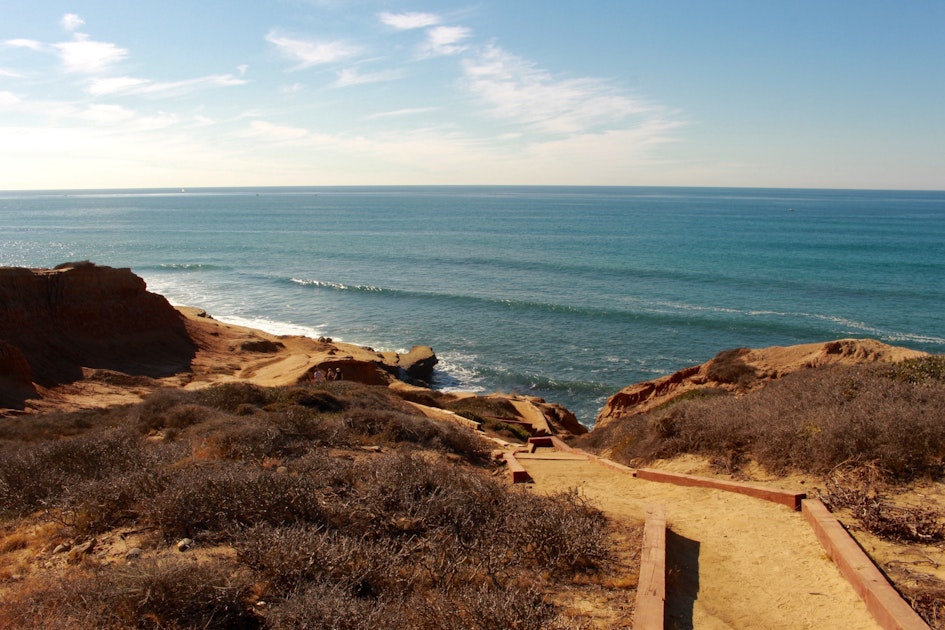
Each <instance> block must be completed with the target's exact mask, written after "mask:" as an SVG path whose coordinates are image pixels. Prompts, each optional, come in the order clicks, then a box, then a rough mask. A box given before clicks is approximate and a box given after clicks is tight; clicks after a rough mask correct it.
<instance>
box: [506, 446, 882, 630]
mask: <svg viewBox="0 0 945 630" xmlns="http://www.w3.org/2000/svg"><path fill="white" fill-rule="evenodd" d="M521 461H522V464H523V465H524V466H525V468H526V469H527V470H528V472H529V474H530V475H531V476H532V478H533V479H534V481H535V483H534V485H533V486H532V487H533V489H534V491H536V492H543V493H550V492H558V491H562V490H566V489H568V488H573V487H578V488H579V489H580V490H581V491H582V492H583V493H584V495H586V496H587V497H588V498H589V499H591V500H592V501H593V503H594V504H595V505H597V506H598V507H600V508H601V509H603V510H604V511H605V512H606V513H607V514H609V515H610V516H612V517H614V518H617V519H628V520H634V521H641V520H642V519H643V516H644V511H645V509H646V506H648V505H650V504H662V505H663V506H664V508H665V510H666V519H667V526H668V528H669V530H670V531H669V532H668V534H667V555H668V566H667V571H668V573H669V577H668V580H667V586H668V589H667V619H666V621H667V626H666V627H667V628H710V629H716V628H739V629H744V628H764V629H776V628H785V629H787V628H790V629H798V628H824V629H836V628H844V630H855V629H859V628H863V629H866V628H878V627H879V626H878V624H877V623H876V622H875V621H874V620H873V618H872V616H871V615H870V614H869V612H868V611H867V610H866V606H865V604H864V603H863V602H862V601H861V600H860V598H859V597H858V596H857V595H856V593H855V592H854V590H853V588H852V587H851V586H850V584H849V583H848V582H847V581H846V580H845V579H844V578H843V576H841V574H840V572H839V570H838V569H837V567H836V566H835V565H834V564H833V562H832V561H831V560H830V559H829V558H828V557H827V555H826V553H825V552H824V550H823V548H822V547H821V546H820V543H819V542H818V541H817V539H816V538H815V537H814V534H813V532H812V530H811V528H810V527H809V526H808V524H807V522H806V521H805V520H804V519H803V517H802V516H801V514H800V512H794V511H792V510H790V509H788V508H786V507H783V506H779V505H776V504H773V503H769V502H765V501H760V500H758V499H753V498H750V497H745V496H741V495H736V494H732V493H727V492H721V491H717V490H708V489H701V488H685V487H680V486H674V485H670V484H663V483H656V482H650V481H643V480H639V479H636V478H634V477H631V476H630V475H627V474H626V473H621V472H618V471H614V470H611V469H609V468H605V467H604V466H601V465H599V464H595V463H593V462H589V461H580V460H575V459H548V460H546V459H523V460H521Z"/></svg>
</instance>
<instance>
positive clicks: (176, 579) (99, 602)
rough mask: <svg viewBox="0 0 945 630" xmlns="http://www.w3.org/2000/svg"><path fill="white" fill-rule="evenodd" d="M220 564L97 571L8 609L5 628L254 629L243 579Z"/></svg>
mask: <svg viewBox="0 0 945 630" xmlns="http://www.w3.org/2000/svg"><path fill="white" fill-rule="evenodd" d="M234 569H235V567H234V566H232V565H228V564H226V563H222V562H214V563H206V564H197V563H196V562H191V561H188V560H184V559H182V558H175V559H173V560H165V561H159V562H158V561H155V562H151V561H140V562H136V563H134V564H131V565H125V566H112V567H101V568H99V569H97V570H95V571H93V572H91V573H79V574H75V575H73V576H72V577H70V578H67V579H65V580H62V581H57V582H51V583H49V584H47V585H46V586H45V587H44V588H41V589H39V590H37V591H35V592H33V593H28V594H26V595H25V596H22V597H21V598H19V599H18V600H15V601H13V602H10V603H8V604H7V607H6V611H5V612H6V618H7V619H8V620H9V621H8V623H7V624H5V625H6V626H7V627H10V628H14V627H22V628H26V627H29V628H103V629H115V630H118V629H124V628H208V627H213V628H234V629H251V628H257V627H259V622H258V619H257V617H256V616H255V614H254V612H253V610H252V608H251V607H250V606H248V604H247V601H246V600H247V597H248V595H249V592H250V589H249V587H250V584H249V582H248V580H247V579H246V578H247V576H246V575H244V574H240V573H239V572H236V571H234Z"/></svg>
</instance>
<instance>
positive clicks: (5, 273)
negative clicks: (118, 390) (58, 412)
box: [0, 262, 196, 397]
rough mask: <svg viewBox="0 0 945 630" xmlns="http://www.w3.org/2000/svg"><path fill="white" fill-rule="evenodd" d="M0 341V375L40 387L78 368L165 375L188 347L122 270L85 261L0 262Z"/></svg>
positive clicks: (154, 298)
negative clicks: (50, 265)
mask: <svg viewBox="0 0 945 630" xmlns="http://www.w3.org/2000/svg"><path fill="white" fill-rule="evenodd" d="M0 342H2V343H3V346H2V347H0V378H3V379H5V380H6V381H7V382H8V383H10V382H12V383H19V384H20V385H25V384H26V382H27V379H29V382H31V383H35V384H36V385H39V386H42V387H50V386H54V385H57V384H61V383H68V382H72V381H76V380H79V379H81V378H82V374H83V373H82V369H83V368H99V369H106V370H114V371H118V372H123V373H126V374H134V375H146V376H153V377H161V376H166V375H169V374H173V373H175V372H179V371H181V370H186V369H187V368H188V366H189V363H190V360H191V359H192V358H193V356H194V353H195V350H196V348H195V346H194V344H193V343H192V342H191V340H190V339H189V337H188V336H187V332H186V330H185V327H184V323H183V319H182V317H181V316H180V314H179V313H178V312H177V311H176V310H175V309H174V308H173V307H172V306H171V305H170V304H169V303H168V302H167V300H166V299H164V297H162V296H160V295H157V294H154V293H150V292H148V291H147V287H146V285H145V283H144V281H143V280H142V279H141V278H139V277H138V276H136V275H135V274H133V273H132V272H131V270H130V269H115V268H112V267H104V266H98V265H94V264H91V263H87V262H83V263H67V264H63V265H60V266H58V267H56V268H55V269H25V268H20V267H6V268H0ZM24 360H25V363H26V364H25V365H24V364H23V361H24ZM30 387H32V385H30ZM14 397H16V396H14Z"/></svg>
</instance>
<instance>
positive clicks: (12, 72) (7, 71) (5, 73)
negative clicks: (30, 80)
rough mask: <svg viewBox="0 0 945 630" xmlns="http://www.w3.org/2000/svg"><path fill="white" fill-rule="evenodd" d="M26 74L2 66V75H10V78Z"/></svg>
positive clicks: (17, 77)
mask: <svg viewBox="0 0 945 630" xmlns="http://www.w3.org/2000/svg"><path fill="white" fill-rule="evenodd" d="M24 76H25V75H24V74H22V73H20V72H17V71H15V70H7V69H6V68H0V77H8V78H10V79H22V78H23V77H24Z"/></svg>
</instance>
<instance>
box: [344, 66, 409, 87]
mask: <svg viewBox="0 0 945 630" xmlns="http://www.w3.org/2000/svg"><path fill="white" fill-rule="evenodd" d="M403 75H404V73H403V71H401V70H385V71H382V72H365V73H361V72H358V70H357V69H356V68H345V69H344V70H341V71H340V72H339V73H338V80H337V81H335V83H334V85H335V87H348V86H351V85H363V84H366V83H382V82H384V81H394V80H396V79H399V78H401V77H402V76H403Z"/></svg>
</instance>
